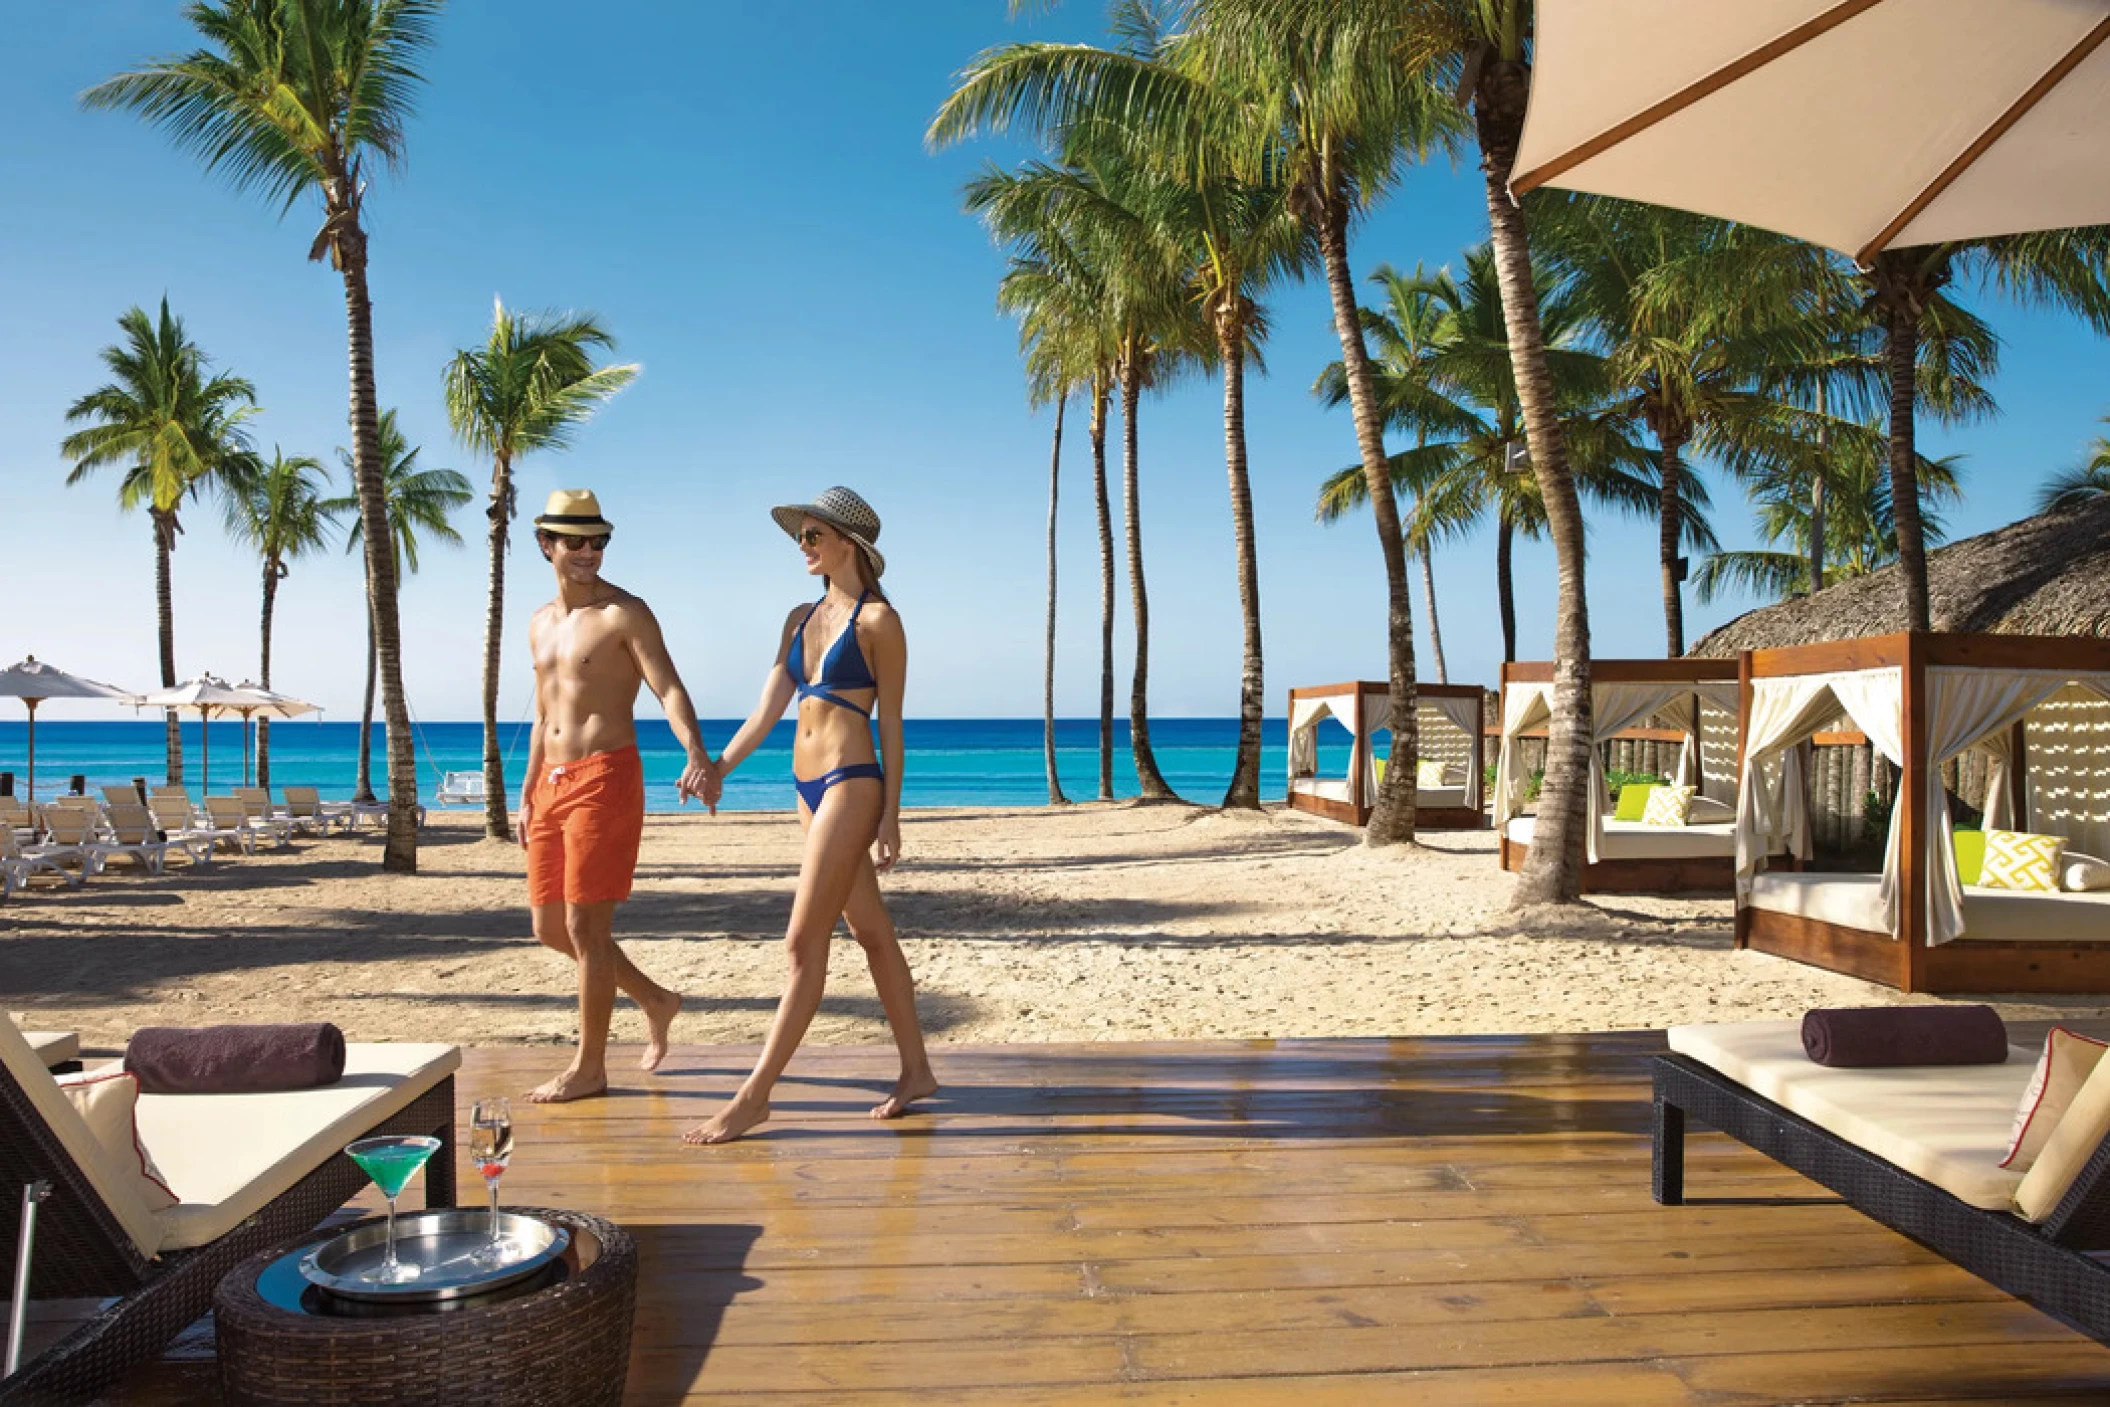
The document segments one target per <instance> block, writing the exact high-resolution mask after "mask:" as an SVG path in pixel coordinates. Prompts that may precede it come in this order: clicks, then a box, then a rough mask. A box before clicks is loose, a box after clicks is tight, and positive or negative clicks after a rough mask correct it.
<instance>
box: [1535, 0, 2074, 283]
mask: <svg viewBox="0 0 2110 1407" xmlns="http://www.w3.org/2000/svg"><path fill="white" fill-rule="evenodd" d="M1535 13H1536V19H1535V24H1536V31H1535V35H1536V38H1535V43H1534V46H1533V56H1532V75H1531V106H1530V109H1529V111H1528V115H1527V117H1526V119H1525V123H1524V137H1523V144H1522V146H1521V147H1520V149H1519V150H1518V153H1517V159H1516V165H1515V168H1514V169H1515V175H1514V177H1513V179H1512V181H1511V189H1512V190H1514V191H1515V192H1516V193H1517V194H1519V195H1521V194H1523V193H1524V192H1526V191H1528V190H1531V189H1532V188H1534V187H1536V186H1540V185H1553V186H1561V187H1565V188H1567V189H1569V190H1579V191H1592V192H1595V193H1597V194H1599V195H1611V196H1621V197H1624V198H1626V199H1629V200H1640V201H1648V202H1650V203H1652V204H1656V205H1669V206H1675V207H1677V208H1679V209H1683V210H1693V211H1698V212H1699V213H1701V214H1704V215H1713V216H1717V217H1720V218H1722V219H1728V220H1739V221H1742V222H1743V223H1745V224H1750V225H1758V226H1761V227H1762V228H1765V229H1770V230H1776V231H1779V232H1780V233H1782V234H1788V235H1793V236H1795V237H1797V238H1799V239H1804V240H1808V241H1810V242H1811V243H1813V244H1821V245H1825V246H1828V247H1829V248H1832V249H1836V250H1839V251H1841V252H1842V253H1845V254H1848V255H1851V256H1853V258H1854V259H1856V260H1857V261H1859V262H1861V263H1863V264H1866V263H1868V262H1869V261H1870V260H1871V259H1873V258H1874V257H1875V255H1876V254H1877V253H1878V252H1880V251H1881V250H1884V249H1888V248H1891V247H1893V246H1897V247H1905V246H1910V245H1920V244H1939V243H1942V242H1945V241H1948V240H1959V239H1979V238H1984V237H1987V236H1991V235H2002V234H2017V233H2021V232H2023V231H2026V230H2048V229H2064V228H2067V227H2070V226H2075V225H2101V224H2110V45H2105V43H2104V40H2105V39H2106V38H2110V0H1538V3H1537V8H1536V12H1535Z"/></svg>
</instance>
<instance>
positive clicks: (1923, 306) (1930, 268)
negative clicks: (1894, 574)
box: [1864, 226, 2110, 630]
mask: <svg viewBox="0 0 2110 1407" xmlns="http://www.w3.org/2000/svg"><path fill="white" fill-rule="evenodd" d="M1959 275H1961V276H1965V277H1969V278H1972V279H1975V280H1977V281H1978V282H1980V283H1983V284H1986V285H1990V286H1992V287H1994V288H1997V289H1999V290H2001V291H2003V292H2005V293H2008V294H2009V295H2011V296H2013V297H2016V298H2018V299H2020V300H2022V301H2024V302H2027V303H2035V304H2040V305H2044V306H2048V307H2056V308H2063V309H2065V310H2067V311H2069V312H2072V313H2076V314H2078V315H2080V316H2081V317H2083V318H2085V319H2086V320H2087V321H2088V322H2089V324H2090V325H2092V326H2093V327H2095V328H2096V329H2097V330H2098V331H2110V227H2106V226H2090V227H2087V228H2083V229H2072V230H2049V231H2045V232H2043V233H2038V234H2021V235H2003V236H2001V237H1999V238H1997V239H1982V240H1968V241H1962V242H1957V243H1950V244H1929V245H1921V246H1918V247H1916V248H1911V249H1886V250H1884V251H1883V252H1881V253H1880V254H1878V255H1876V258H1875V263H1874V264H1873V265H1872V266H1871V267H1870V268H1869V270H1868V271H1867V273H1866V274H1865V275H1864V282H1865V285H1866V287H1867V289H1868V295H1869V303H1870V305H1871V306H1872V307H1873V308H1874V309H1875V310H1876V311H1877V313H1878V315H1879V316H1880V317H1881V318H1882V320H1883V325H1884V331H1885V334H1886V336H1885V351H1886V353H1887V357H1888V363H1889V368H1888V369H1889V375H1890V446H1889V448H1890V480H1891V482H1890V498H1891V503H1892V512H1893V513H1894V514H1895V516H1896V519H1897V533H1898V566H1899V570H1900V572H1901V574H1902V575H1903V577H1904V581H1905V614H1906V623H1907V625H1908V627H1909V628H1910V629H1913V630H1930V629H1932V628H1933V618H1932V614H1931V607H1930V605H1929V601H1928V596H1927V550H1926V540H1925V533H1924V530H1923V529H1922V527H1921V521H1920V501H1919V492H1918V489H1917V483H1916V480H1915V478H1914V470H1915V468H1916V467H1917V466H1918V465H1919V464H1920V463H1921V462H1922V461H1921V459H1920V457H1919V454H1918V452H1917V450H1916V449H1915V444H1916V440H1915V429H1914V423H1913V420H1914V414H1915V411H1916V408H1917V402H1918V392H1919V375H1918V368H1919V366H1920V362H1921V357H1920V346H1919V339H1920V338H1921V336H1922V335H1923V334H1924V331H1925V325H1926V314H1927V312H1928V310H1929V309H1930V307H1931V306H1932V305H1933V304H1934V302H1935V300H1936V298H1937V297H1938V296H1939V295H1940V293H1941V290H1942V289H1944V288H1945V287H1947V286H1949V285H1950V284H1952V283H1953V282H1955V281H1956V280H1957V278H1958V276H1959Z"/></svg>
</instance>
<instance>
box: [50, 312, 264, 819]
mask: <svg viewBox="0 0 2110 1407" xmlns="http://www.w3.org/2000/svg"><path fill="white" fill-rule="evenodd" d="M117 325H118V327H119V328H120V329H121V330H122V331H123V332H124V336H125V340H124V341H123V342H122V343H120V344H118V345H115V346H110V347H105V348H103V350H102V353H101V356H102V362H103V365H104V366H106V367H108V368H109V370H110V375H111V377H112V380H111V381H109V382H108V383H107V384H105V385H102V386H99V387H97V388H96V389H95V390H93V391H90V392H89V393H88V394H87V395H85V396H82V397H81V398H80V399H79V400H77V401H75V402H74V403H73V404H72V405H71V406H69V407H68V408H67V410H66V420H67V423H68V424H83V423H85V425H86V427H87V428H85V429H81V430H77V431H75V432H74V433H73V434H71V435H68V436H67V437H66V438H65V439H64V440H63V441H62V442H61V443H60V445H59V453H61V454H63V455H64V456H65V457H66V458H68V459H70V460H72V461H73V470H72V472H70V473H69V474H67V476H66V483H67V485H68V486H69V487H70V486H72V485H74V484H78V483H80V482H82V481H83V480H85V479H86V478H87V477H88V476H89V475H90V474H91V473H93V472H94V471H96V470H97V469H101V468H104V467H106V466H109V465H116V466H119V467H120V468H121V469H122V470H123V473H124V477H123V478H121V479H120V480H119V481H118V485H117V502H118V506H119V507H121V508H124V509H125V510H127V511H130V510H132V509H135V508H145V509H146V510H147V517H148V518H149V519H150V520H151V521H152V523H153V528H154V609H155V614H156V617H157V620H158V624H159V627H160V636H161V684H162V687H163V688H173V687H175V683H176V611H175V598H174V595H173V592H172V590H171V585H170V570H169V569H170V562H169V557H170V554H171V553H173V552H174V551H175V550H176V538H177V535H178V534H180V533H181V532H182V531H183V524H182V521H181V519H180V518H179V517H178V510H179V509H180V508H181V507H182V505H183V501H184V500H185V499H187V498H194V497H196V496H197V495H198V493H199V492H200V491H201V490H203V489H204V488H206V487H208V486H211V487H214V488H217V489H220V490H222V491H225V490H228V489H231V488H235V487H238V486H239V485H240V484H242V483H243V482H244V481H245V480H246V479H247V478H248V477H249V476H250V475H251V474H253V473H254V472H255V467H256V462H255V457H254V454H253V452H252V451H251V449H250V443H249V435H248V431H247V430H245V429H244V428H243V426H244V422H246V421H247V420H248V419H249V417H250V416H252V415H254V414H255V413H256V388H255V387H253V386H251V385H250V384H249V383H248V382H247V381H245V380H243V379H242V378H241V377H239V376H229V375H218V376H208V375H207V370H208V367H209V363H208V361H207V360H206V356H205V353H204V352H203V351H201V350H200V349H199V347H198V345H197V344H196V343H195V342H192V341H191V340H190V338H189V337H188V336H187V335H186V334H185V332H184V330H183V320H182V319H181V318H177V317H174V316H172V315H171V314H170V312H169V305H168V299H166V298H163V299H162V300H161V315H160V317H159V318H158V319H149V318H148V317H147V314H146V311H145V310H144V309H142V308H131V309H128V310H126V312H125V313H124V315H123V316H122V317H120V318H118V320H117ZM166 723H167V730H168V737H167V744H168V779H169V781H170V782H172V783H175V782H181V781H182V780H183V735H182V733H181V731H180V729H179V724H178V722H177V718H176V714H175V713H174V712H173V711H171V712H170V713H169V714H168V715H167V717H166Z"/></svg>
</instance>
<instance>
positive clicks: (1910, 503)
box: [1876, 254, 1934, 630]
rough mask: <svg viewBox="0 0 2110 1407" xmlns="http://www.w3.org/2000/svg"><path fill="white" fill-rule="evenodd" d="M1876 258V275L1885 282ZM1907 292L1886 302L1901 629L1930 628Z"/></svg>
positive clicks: (1914, 313)
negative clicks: (1901, 586)
mask: <svg viewBox="0 0 2110 1407" xmlns="http://www.w3.org/2000/svg"><path fill="white" fill-rule="evenodd" d="M1876 257H1877V259H1878V261H1879V262H1878V266H1877V277H1878V279H1882V278H1883V271H1882V267H1881V262H1880V261H1882V260H1885V259H1888V258H1889V257H1890V256H1889V255H1887V254H1884V255H1878V256H1876ZM1916 301H1917V300H1915V299H1914V298H1912V297H1911V296H1910V292H1909V290H1907V289H1905V288H1902V287H1894V296H1892V297H1891V298H1888V299H1886V300H1885V306H1886V308H1887V310H1888V312H1889V327H1890V338H1889V344H1890V345H1889V347H1888V354H1889V360H1890V517H1891V522H1892V523H1893V524H1894V525H1895V526H1896V528H1897V533H1898V574H1899V575H1900V576H1901V577H1903V578H1904V581H1905V628H1906V629H1908V630H1932V629H1933V628H1934V625H1933V612H1932V610H1931V609H1930V607H1929V604H1928V600H1927V539H1926V530H1925V528H1924V527H1923V526H1922V524H1921V522H1920V492H1919V454H1918V448H1917V446H1916V444H1915V443H1914V439H1915V437H1914V433H1913V430H1914V427H1913V412H1914V399H1915V397H1916V394H1917V392H1918V386H1917V385H1916V384H1915V373H1916V371H1917V368H1918V364H1919V331H1920V329H1919V309H1918V307H1916V306H1915V303H1916Z"/></svg>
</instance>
